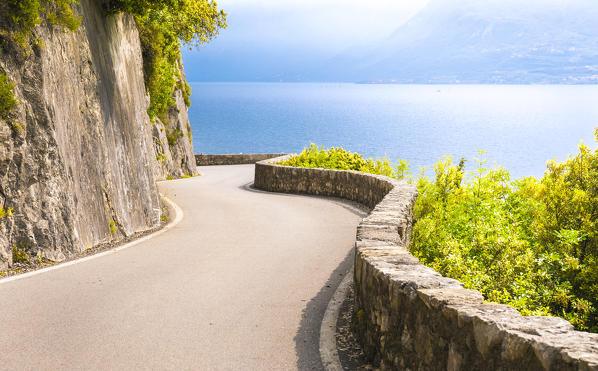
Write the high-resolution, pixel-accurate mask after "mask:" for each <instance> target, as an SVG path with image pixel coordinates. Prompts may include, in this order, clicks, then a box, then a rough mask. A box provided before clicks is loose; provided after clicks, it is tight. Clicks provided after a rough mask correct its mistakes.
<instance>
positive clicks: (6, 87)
mask: <svg viewBox="0 0 598 371" xmlns="http://www.w3.org/2000/svg"><path fill="white" fill-rule="evenodd" d="M14 88H15V84H13V83H11V82H10V81H8V77H7V76H6V75H5V74H3V73H0V119H2V120H4V121H8V119H9V118H10V113H11V112H12V110H13V109H15V107H16V106H17V104H18V103H17V99H16V98H15V96H14V94H13V92H12V91H13V89H14Z"/></svg>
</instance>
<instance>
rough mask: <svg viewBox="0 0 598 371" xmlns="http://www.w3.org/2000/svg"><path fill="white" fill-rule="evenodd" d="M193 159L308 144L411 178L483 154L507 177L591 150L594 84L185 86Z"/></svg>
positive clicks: (596, 105) (596, 110) (596, 98)
mask: <svg viewBox="0 0 598 371" xmlns="http://www.w3.org/2000/svg"><path fill="white" fill-rule="evenodd" d="M191 86H192V88H193V95H192V97H191V100H192V106H191V108H190V110H189V116H190V120H191V125H192V127H193V139H194V142H193V143H194V147H195V153H201V152H203V153H252V152H253V153H257V152H289V153H292V152H299V151H301V149H302V148H303V147H305V146H306V145H308V144H309V143H310V142H314V143H317V144H320V145H325V146H342V147H344V148H345V149H348V150H351V151H355V152H360V153H363V154H365V155H366V156H372V157H376V156H384V155H387V156H389V157H390V158H391V159H392V160H395V159H397V158H404V159H407V160H409V161H410V163H411V164H412V170H414V172H417V170H418V169H419V167H420V166H428V167H431V165H432V164H434V163H435V162H436V161H437V160H438V159H439V158H440V156H442V155H444V154H452V155H453V156H454V157H455V158H456V161H458V159H459V158H460V157H466V158H467V159H469V161H468V165H469V166H468V168H469V169H471V168H472V167H473V158H474V157H476V156H478V155H477V153H476V152H477V151H478V150H485V151H486V153H485V156H486V157H487V158H488V159H489V162H490V163H498V164H500V165H502V166H504V167H505V168H507V169H509V170H510V171H511V175H512V176H513V177H520V176H525V175H536V176H537V175H541V174H542V173H543V172H544V169H545V164H546V161H547V160H549V159H554V158H555V157H557V158H558V159H560V160H562V159H565V158H566V157H567V154H568V153H575V152H576V150H577V145H578V144H579V142H580V140H582V139H583V140H584V142H585V143H586V144H588V145H590V147H592V148H595V142H594V139H593V128H594V127H596V126H598V85H597V86H591V85H578V86H567V85H525V86H519V85H358V84H329V83H326V84H324V83H322V84H320V83H310V84H299V83H291V84H285V83H193V84H191Z"/></svg>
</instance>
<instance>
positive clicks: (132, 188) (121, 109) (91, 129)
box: [0, 0, 193, 268]
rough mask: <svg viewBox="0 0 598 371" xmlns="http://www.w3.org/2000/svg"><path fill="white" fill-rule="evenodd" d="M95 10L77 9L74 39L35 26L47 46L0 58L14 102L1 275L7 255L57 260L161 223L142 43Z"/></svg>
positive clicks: (2, 130)
mask: <svg viewBox="0 0 598 371" xmlns="http://www.w3.org/2000/svg"><path fill="white" fill-rule="evenodd" d="M99 3H100V2H99V1H95V0H80V5H78V6H77V9H76V10H77V13H78V14H79V15H80V16H81V18H82V24H81V27H80V28H79V29H78V30H77V31H75V32H64V31H62V30H61V29H60V28H57V27H48V26H44V25H42V26H38V27H36V29H35V31H34V38H37V39H39V40H40V41H41V42H42V43H43V46H42V47H37V46H34V47H33V52H32V53H31V54H30V55H24V54H23V53H22V52H19V50H16V49H15V50H11V49H9V50H3V51H0V70H1V71H3V72H5V73H6V74H7V75H8V77H9V79H10V80H11V81H12V82H14V83H16V88H15V95H16V96H17V97H18V99H19V101H20V104H19V106H18V107H17V109H16V112H15V116H14V118H13V119H11V120H9V122H6V121H3V120H0V203H3V204H4V206H5V207H12V208H14V212H15V215H14V216H13V217H12V218H4V219H2V220H0V268H5V267H7V266H8V265H9V264H10V262H11V260H12V247H13V246H18V247H20V248H22V249H24V250H26V251H28V252H29V253H30V254H31V255H37V254H41V255H43V256H45V257H47V258H49V259H53V260H61V259H64V258H65V257H67V256H69V255H70V254H71V253H74V252H77V251H80V250H82V249H85V248H88V247H91V246H94V245H96V244H98V243H103V242H109V241H114V240H118V239H120V238H121V237H122V236H128V235H131V234H133V233H135V232H138V231H142V230H146V229H149V228H152V227H155V226H157V225H158V224H159V221H160V213H161V210H160V199H159V195H158V190H157V187H156V185H155V179H156V178H158V177H160V174H159V172H158V169H159V163H158V161H157V160H156V152H155V148H154V141H153V139H152V130H153V127H152V124H151V122H150V119H149V117H148V115H147V112H146V111H147V107H148V104H149V98H148V96H147V95H146V92H145V86H144V82H143V69H142V61H141V51H140V45H139V36H138V33H137V29H136V26H135V23H134V21H133V19H132V18H131V17H130V16H124V15H119V16H114V17H105V16H104V15H103V13H102V11H101V9H100V5H99ZM0 7H2V5H0ZM34 38H32V39H31V40H33V39H34ZM179 101H180V99H178V98H177V103H179ZM185 120H186V110H183V112H182V113H180V115H178V116H177V118H176V121H177V124H178V122H185ZM186 156H187V157H188V158H192V156H191V157H189V155H188V154H187V155H186ZM174 157H176V156H174ZM187 165H188V166H192V165H193V164H192V161H189V163H188V164H187ZM185 170H188V169H185ZM111 224H112V228H111Z"/></svg>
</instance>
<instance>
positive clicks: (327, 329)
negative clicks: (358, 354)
mask: <svg viewBox="0 0 598 371" xmlns="http://www.w3.org/2000/svg"><path fill="white" fill-rule="evenodd" d="M352 278H353V267H351V269H349V271H348V272H347V274H346V275H345V277H344V278H343V280H342V281H341V283H340V284H339V285H338V287H337V289H336V291H335V292H334V295H332V298H331V299H330V301H329V302H328V306H327V307H326V311H325V312H324V318H322V325H321V326H320V360H321V361H322V365H323V366H324V369H325V370H326V371H342V370H343V366H342V365H341V361H340V358H339V356H338V350H337V348H336V322H337V320H338V315H339V313H340V309H341V306H342V304H343V302H344V301H345V297H346V296H347V291H348V290H349V287H350V286H351V281H352Z"/></svg>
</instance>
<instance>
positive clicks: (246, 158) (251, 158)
mask: <svg viewBox="0 0 598 371" xmlns="http://www.w3.org/2000/svg"><path fill="white" fill-rule="evenodd" d="M284 155H285V154H284V153H245V154H242V153H240V154H232V155H207V154H204V153H200V154H198V155H195V160H196V162H197V166H208V165H242V164H255V163H256V162H258V161H262V160H267V159H269V158H275V157H280V156H284Z"/></svg>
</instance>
